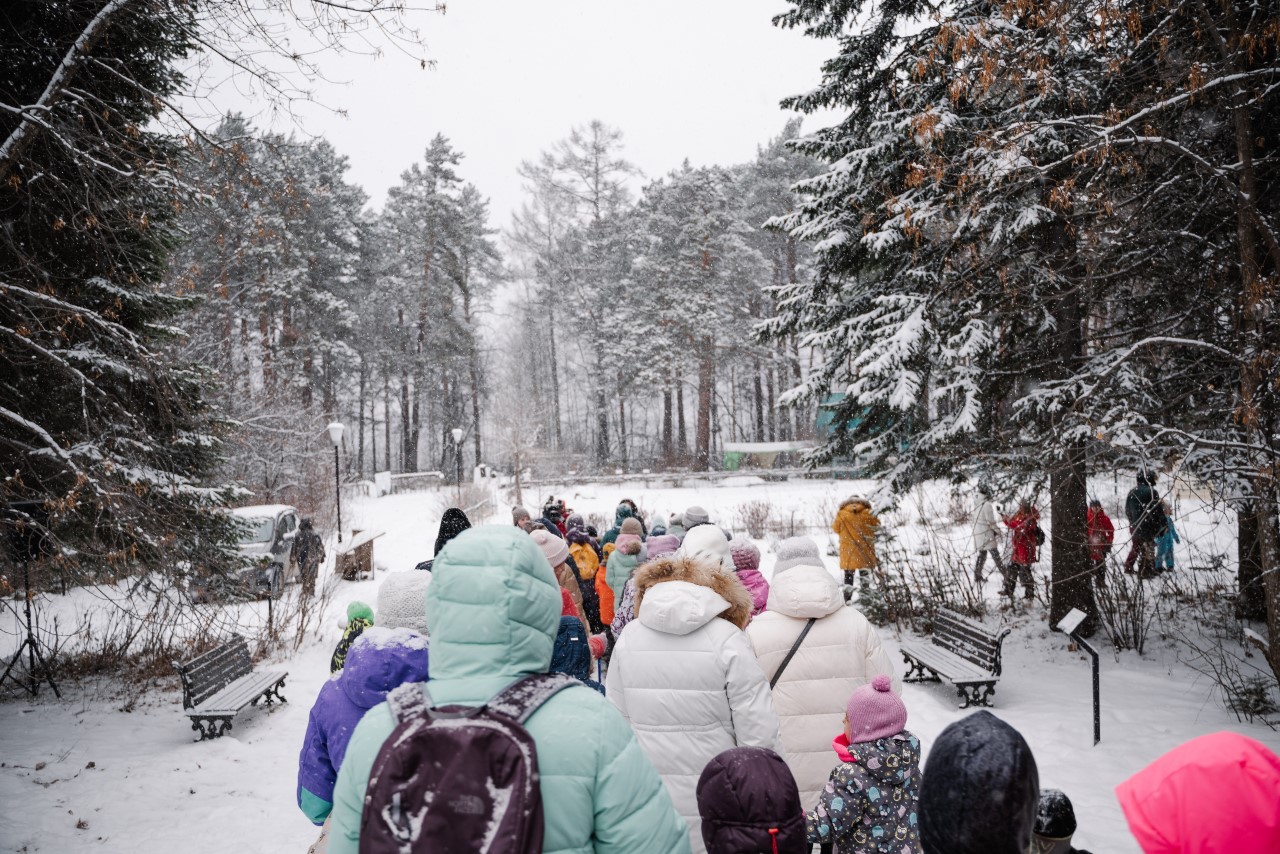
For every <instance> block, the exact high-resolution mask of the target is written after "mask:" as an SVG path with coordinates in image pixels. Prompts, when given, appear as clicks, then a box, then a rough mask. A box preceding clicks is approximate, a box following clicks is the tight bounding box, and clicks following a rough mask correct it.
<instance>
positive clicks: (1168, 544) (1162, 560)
mask: <svg viewBox="0 0 1280 854" xmlns="http://www.w3.org/2000/svg"><path fill="white" fill-rule="evenodd" d="M1160 508H1161V509H1162V510H1163V511H1164V533H1163V534H1161V535H1160V536H1158V537H1156V572H1172V571H1173V544H1174V543H1180V542H1182V537H1179V536H1178V529H1177V528H1175V527H1174V526H1173V515H1172V514H1171V513H1170V511H1169V502H1168V501H1161V502H1160Z"/></svg>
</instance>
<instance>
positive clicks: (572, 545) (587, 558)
mask: <svg viewBox="0 0 1280 854" xmlns="http://www.w3.org/2000/svg"><path fill="white" fill-rule="evenodd" d="M567 539H568V541H569V556H570V557H572V558H573V562H574V563H575V564H576V565H577V567H578V574H579V575H581V576H582V580H583V581H594V580H595V577H596V570H598V569H599V568H600V554H599V552H598V551H597V550H596V546H595V543H593V542H591V537H589V536H587V532H586V531H584V530H582V529H581V528H570V529H569V533H568V536H567Z"/></svg>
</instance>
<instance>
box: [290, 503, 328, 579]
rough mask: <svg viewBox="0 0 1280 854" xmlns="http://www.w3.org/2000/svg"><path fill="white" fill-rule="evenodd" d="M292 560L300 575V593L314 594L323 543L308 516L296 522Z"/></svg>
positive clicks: (321, 560)
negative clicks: (296, 529)
mask: <svg viewBox="0 0 1280 854" xmlns="http://www.w3.org/2000/svg"><path fill="white" fill-rule="evenodd" d="M293 555H294V560H295V562H296V563H297V564H298V571H299V572H300V573H301V575H302V595H303V596H314V595H315V592H316V576H317V575H318V574H319V572H320V564H322V563H323V562H324V543H323V542H321V541H320V535H319V534H317V533H316V529H315V526H314V524H313V523H312V521H311V517H310V516H303V517H302V521H301V522H299V523H298V536H297V538H296V539H294V541H293Z"/></svg>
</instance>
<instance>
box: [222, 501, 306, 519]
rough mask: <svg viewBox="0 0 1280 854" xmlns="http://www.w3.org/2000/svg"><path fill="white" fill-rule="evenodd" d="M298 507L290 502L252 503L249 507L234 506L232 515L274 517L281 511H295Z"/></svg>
mask: <svg viewBox="0 0 1280 854" xmlns="http://www.w3.org/2000/svg"><path fill="white" fill-rule="evenodd" d="M297 512H298V509H297V508H296V507H294V506H293V505H291V504H254V505H251V506H249V507H234V508H232V510H231V513H232V515H235V516H239V517H241V518H243V519H261V518H264V517H270V518H273V519H274V518H275V517H276V516H279V515H280V514H281V513H297Z"/></svg>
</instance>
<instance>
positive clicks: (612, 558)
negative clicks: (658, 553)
mask: <svg viewBox="0 0 1280 854" xmlns="http://www.w3.org/2000/svg"><path fill="white" fill-rule="evenodd" d="M643 550H644V544H643V543H642V542H641V541H640V522H639V521H638V520H636V519H632V518H628V519H627V520H626V521H624V522H623V523H622V533H621V534H619V535H618V539H617V542H616V543H615V548H614V550H613V552H611V553H610V555H609V559H608V561H606V562H605V565H604V573H603V574H604V584H600V581H599V576H600V573H597V574H596V578H597V581H596V592H597V593H598V594H599V595H600V619H601V620H602V621H603V622H605V623H612V622H613V617H614V613H615V606H616V604H617V603H618V602H619V601H621V599H622V588H623V587H624V586H625V585H626V583H627V579H628V578H630V577H631V573H632V572H633V571H634V570H635V568H636V567H637V566H639V565H640V564H641V562H642V561H643V560H644V558H643V557H642V556H641V555H642V552H643ZM606 599H607V600H608V603H609V607H608V610H607V611H606V609H605V600H606Z"/></svg>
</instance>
